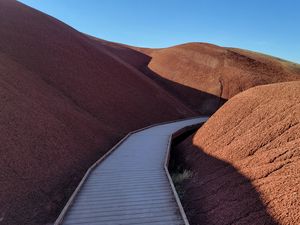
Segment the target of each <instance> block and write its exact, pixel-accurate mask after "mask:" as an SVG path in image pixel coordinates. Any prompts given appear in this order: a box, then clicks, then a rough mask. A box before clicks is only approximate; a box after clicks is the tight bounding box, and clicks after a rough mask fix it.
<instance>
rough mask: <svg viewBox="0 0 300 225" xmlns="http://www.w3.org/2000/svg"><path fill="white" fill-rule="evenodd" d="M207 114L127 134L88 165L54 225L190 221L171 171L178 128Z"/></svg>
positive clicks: (173, 224)
mask: <svg viewBox="0 0 300 225" xmlns="http://www.w3.org/2000/svg"><path fill="white" fill-rule="evenodd" d="M206 120H207V117H199V118H193V119H186V120H181V121H176V122H170V123H164V124H160V125H154V126H151V127H148V128H145V129H141V130H139V131H136V132H132V133H130V134H129V135H127V136H126V137H125V138H124V139H123V140H122V141H121V142H120V143H119V144H118V145H117V146H116V147H115V148H113V149H112V150H111V151H110V152H109V154H107V156H105V157H104V158H105V159H101V160H100V161H99V162H97V163H96V164H95V165H94V166H93V167H92V168H90V169H89V171H88V172H87V174H86V176H85V177H84V178H83V180H82V182H81V183H80V185H79V186H78V188H77V189H76V191H75V192H74V194H73V196H72V197H71V199H70V200H69V202H68V203H67V205H66V207H65V208H64V210H63V211H62V213H61V215H60V216H59V218H58V219H57V221H56V223H55V225H58V224H65V225H69V224H74V225H75V224H85V225H126V224H128V225H129V224H137V225H142V224H153V225H154V224H155V225H159V224H161V225H179V224H185V225H186V224H188V221H187V219H186V217H185V213H184V211H183V209H182V206H181V204H180V201H179V199H178V196H177V194H176V191H175V189H174V186H173V183H172V181H171V179H170V175H169V173H168V171H167V163H168V157H169V156H168V155H169V144H170V143H169V142H170V140H171V135H172V134H173V133H174V132H176V131H177V130H179V129H181V128H183V127H186V126H189V125H193V124H198V123H201V122H204V121H206Z"/></svg>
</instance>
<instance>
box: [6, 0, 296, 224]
mask: <svg viewBox="0 0 300 225" xmlns="http://www.w3.org/2000/svg"><path fill="white" fill-rule="evenodd" d="M0 28H1V29H0V37H1V38H0V98H1V100H2V102H1V110H0V124H1V131H2V133H1V135H0V142H1V144H2V147H1V151H0V154H1V159H2V160H1V162H0V178H1V179H0V181H1V183H0V184H1V185H0V221H1V223H2V224H18V225H19V224H33V225H34V224H45V223H47V222H51V221H54V220H55V218H56V217H57V216H58V214H59V212H60V210H61V209H62V207H63V205H64V204H65V203H66V200H67V199H68V197H69V196H70V194H71V193H72V192H73V190H74V188H75V187H76V185H77V183H78V181H79V180H80V179H81V177H82V175H83V173H84V171H85V170H86V169H87V168H88V167H89V166H90V165H91V164H92V163H93V162H94V161H95V160H97V159H98V158H99V157H100V156H101V155H103V154H104V153H105V152H106V151H107V150H108V149H109V148H110V147H111V146H112V145H113V144H114V143H116V141H117V140H118V139H120V138H121V137H123V136H124V135H125V134H126V133H127V132H129V131H131V130H134V129H137V128H140V127H144V126H146V125H148V124H152V123H155V122H160V121H165V120H172V119H176V118H182V117H188V116H193V115H195V113H194V111H198V112H200V113H204V114H208V113H212V112H214V111H215V110H216V109H217V108H218V107H219V106H220V105H221V104H222V103H223V100H224V99H227V98H230V97H232V96H233V95H235V94H236V93H238V92H240V91H242V90H245V89H247V88H249V87H252V86H255V85H257V84H265V83H273V82H278V81H289V80H295V79H299V76H298V74H300V70H299V67H297V66H295V65H291V64H289V63H286V62H283V61H280V60H278V59H273V58H270V57H266V56H263V55H259V54H256V53H251V52H247V51H243V50H237V49H226V48H221V47H217V46H213V45H209V44H186V45H180V46H175V47H171V48H166V49H141V48H135V47H130V46H126V45H122V44H116V43H111V42H107V41H103V40H99V39H96V38H93V37H89V36H87V35H85V34H82V33H80V32H78V31H76V30H74V29H73V28H71V27H69V26H67V25H65V24H63V23H61V22H59V21H58V20H56V19H54V18H52V17H50V16H47V15H45V14H43V13H40V12H37V11H36V10H33V9H32V8H30V7H26V6H24V5H22V4H21V3H18V2H15V1H11V0H1V1H0ZM148 64H149V67H148Z"/></svg>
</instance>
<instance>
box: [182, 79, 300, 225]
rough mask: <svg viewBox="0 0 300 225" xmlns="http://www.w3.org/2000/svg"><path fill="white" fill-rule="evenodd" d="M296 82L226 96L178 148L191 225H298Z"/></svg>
mask: <svg viewBox="0 0 300 225" xmlns="http://www.w3.org/2000/svg"><path fill="white" fill-rule="evenodd" d="M299 96H300V82H287V83H280V84H272V85H264V86H259V87H255V88H251V89H249V90H247V91H245V92H243V93H241V94H238V95H237V96H235V97H233V98H232V99H230V100H229V101H228V102H227V103H226V104H225V105H224V106H223V107H222V108H221V109H219V110H218V111H217V112H216V113H215V114H214V115H213V116H212V117H211V118H210V119H209V120H208V122H207V123H206V124H204V125H203V126H202V127H201V128H200V129H199V130H198V132H197V133H196V134H195V136H194V138H193V139H192V138H191V137H190V138H189V139H188V140H186V141H184V142H183V143H182V144H180V145H179V147H177V149H176V152H177V154H178V156H177V157H178V158H179V159H180V160H181V162H182V163H183V164H184V165H185V166H186V167H188V168H189V169H191V170H193V171H194V176H193V177H192V178H191V179H189V180H187V181H186V182H185V183H184V188H185V190H186V192H185V195H184V202H185V206H186V207H187V208H188V209H189V210H188V211H189V212H191V213H190V214H189V217H190V220H191V222H192V224H207V225H210V224H214V225H216V224H220V225H221V224H222V225H226V224H247V225H248V224H286V225H287V224H299V221H300V213H299V209H300V176H299V173H300V98H299Z"/></svg>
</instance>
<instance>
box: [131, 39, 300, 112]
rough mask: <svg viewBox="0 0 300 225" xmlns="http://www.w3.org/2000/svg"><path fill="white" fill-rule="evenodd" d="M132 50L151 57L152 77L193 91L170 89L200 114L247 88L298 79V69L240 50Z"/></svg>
mask: <svg viewBox="0 0 300 225" xmlns="http://www.w3.org/2000/svg"><path fill="white" fill-rule="evenodd" d="M135 49H136V50H139V51H141V52H144V53H145V54H148V55H149V56H151V57H152V59H151V61H150V63H149V68H150V69H151V70H152V71H153V72H154V73H156V74H159V75H160V76H161V77H163V78H165V79H166V80H169V81H172V82H175V83H179V84H181V85H183V86H186V87H189V88H190V89H193V90H195V91H194V92H189V93H187V92H186V91H182V88H181V87H173V88H172V89H169V90H170V91H171V92H172V93H174V94H175V95H176V96H177V97H179V98H180V99H181V100H182V101H184V102H185V103H187V104H188V105H189V106H191V107H192V108H194V109H196V110H198V111H199V112H200V113H213V112H215V111H216V109H218V108H219V106H220V104H222V102H223V101H222V99H229V98H231V97H232V96H234V95H236V94H237V93H239V92H241V91H244V90H247V89H248V88H250V87H254V86H257V85H262V84H270V83H276V82H283V81H293V80H299V79H300V67H299V65H298V66H295V65H293V64H292V63H288V62H285V61H283V60H280V59H276V58H274V57H270V56H266V55H262V54H259V53H254V52H250V51H245V50H240V49H232V48H223V47H219V46H216V45H211V44H205V43H188V44H183V45H178V46H174V47H170V48H163V49H142V48H135ZM169 83H170V82H169ZM165 86H166V85H165ZM167 86H170V85H169V84H167ZM199 92H200V93H202V95H201V94H200V95H199ZM220 98H221V100H220Z"/></svg>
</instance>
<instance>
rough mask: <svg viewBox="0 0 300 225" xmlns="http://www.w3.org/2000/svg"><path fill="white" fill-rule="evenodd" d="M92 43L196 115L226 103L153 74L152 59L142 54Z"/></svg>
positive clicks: (105, 42)
mask: <svg viewBox="0 0 300 225" xmlns="http://www.w3.org/2000/svg"><path fill="white" fill-rule="evenodd" d="M92 41H94V42H95V41H96V42H97V43H96V44H97V45H98V47H101V48H102V49H103V48H105V49H106V50H107V51H108V52H110V53H112V54H113V55H116V56H118V58H119V59H121V60H122V61H124V62H126V63H127V64H129V65H130V66H133V67H134V68H136V69H137V70H139V71H140V72H142V73H143V74H145V75H146V76H148V77H149V78H150V79H151V80H153V81H154V82H156V83H157V84H158V85H159V86H161V87H162V88H163V89H165V90H167V91H168V92H169V93H170V94H171V95H172V96H174V97H175V98H177V99H179V100H180V101H181V102H182V103H183V104H185V105H186V106H188V107H189V108H190V109H192V110H193V111H195V112H197V113H198V114H201V115H211V114H213V113H214V112H215V111H217V109H218V108H220V107H221V106H222V105H223V104H224V103H225V102H226V99H223V98H221V97H219V96H215V95H212V94H209V93H206V92H203V91H200V90H197V89H195V88H192V87H188V86H185V85H182V84H179V83H176V82H174V81H171V80H168V79H166V78H164V77H162V76H161V75H159V74H157V73H155V72H154V71H152V70H151V69H150V68H149V67H148V65H149V63H150V61H151V59H152V57H150V56H148V55H146V54H144V53H142V52H139V51H137V50H135V49H133V48H131V47H128V46H126V45H121V44H117V43H112V42H107V41H104V40H100V41H99V40H97V39H95V38H93V39H92ZM150 51H151V50H150Z"/></svg>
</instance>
